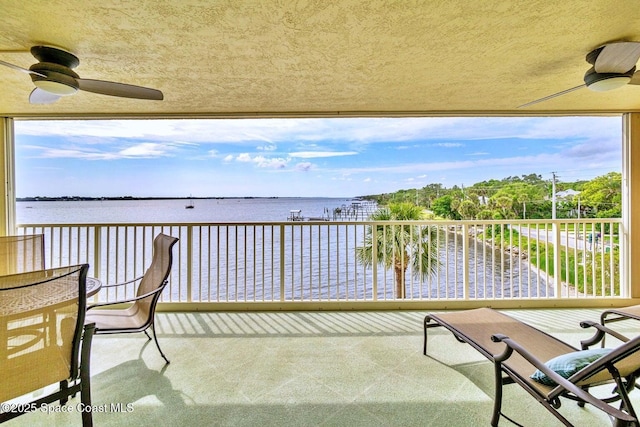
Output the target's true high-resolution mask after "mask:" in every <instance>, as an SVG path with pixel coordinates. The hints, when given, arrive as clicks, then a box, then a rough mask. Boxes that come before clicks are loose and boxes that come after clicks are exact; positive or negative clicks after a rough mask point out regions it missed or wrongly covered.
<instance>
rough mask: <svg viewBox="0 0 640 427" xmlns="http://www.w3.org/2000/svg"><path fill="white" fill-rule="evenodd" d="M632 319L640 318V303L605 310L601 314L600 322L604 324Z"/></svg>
mask: <svg viewBox="0 0 640 427" xmlns="http://www.w3.org/2000/svg"><path fill="white" fill-rule="evenodd" d="M630 319H635V320H640V304H639V305H631V306H628V307H622V308H612V309H609V310H605V311H603V312H602V314H601V315H600V323H601V324H602V325H606V324H607V323H613V322H619V321H621V320H630Z"/></svg>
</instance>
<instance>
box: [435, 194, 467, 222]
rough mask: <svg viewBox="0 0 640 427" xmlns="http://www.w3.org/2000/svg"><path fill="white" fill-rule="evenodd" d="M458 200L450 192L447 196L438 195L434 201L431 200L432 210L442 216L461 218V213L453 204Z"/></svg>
mask: <svg viewBox="0 0 640 427" xmlns="http://www.w3.org/2000/svg"><path fill="white" fill-rule="evenodd" d="M455 203H456V200H455V199H454V197H453V196H452V195H450V194H447V195H446V196H442V197H438V198H437V199H435V200H434V201H433V202H431V210H432V211H433V213H434V214H436V215H438V216H439V217H441V218H448V219H460V215H459V214H458V212H456V210H455V209H454V208H453V207H452V204H455Z"/></svg>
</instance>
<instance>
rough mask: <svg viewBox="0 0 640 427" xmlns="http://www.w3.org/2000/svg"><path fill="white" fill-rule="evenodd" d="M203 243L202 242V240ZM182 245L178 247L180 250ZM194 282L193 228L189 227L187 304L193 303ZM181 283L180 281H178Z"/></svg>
mask: <svg viewBox="0 0 640 427" xmlns="http://www.w3.org/2000/svg"><path fill="white" fill-rule="evenodd" d="M200 242H202V240H200ZM179 247H180V245H178V248H179ZM192 281H193V226H192V225H189V226H187V302H192V297H191V289H192V288H191V286H192ZM178 283H180V281H178Z"/></svg>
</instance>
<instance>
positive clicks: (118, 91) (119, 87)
mask: <svg viewBox="0 0 640 427" xmlns="http://www.w3.org/2000/svg"><path fill="white" fill-rule="evenodd" d="M76 80H77V81H78V87H79V88H80V90H85V91H87V92H93V93H99V94H101V95H111V96H119V97H123V98H137V99H152V100H156V101H161V100H162V99H163V98H164V96H163V94H162V92H161V91H159V90H157V89H151V88H148V87H142V86H134V85H128V84H124V83H116V82H107V81H104V80H91V79H76Z"/></svg>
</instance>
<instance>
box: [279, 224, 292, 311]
mask: <svg viewBox="0 0 640 427" xmlns="http://www.w3.org/2000/svg"><path fill="white" fill-rule="evenodd" d="M279 227H280V301H281V302H284V300H285V298H284V268H285V265H284V247H285V245H284V227H285V226H284V225H283V224H280V226H279ZM292 228H293V227H292ZM292 232H293V231H292Z"/></svg>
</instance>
